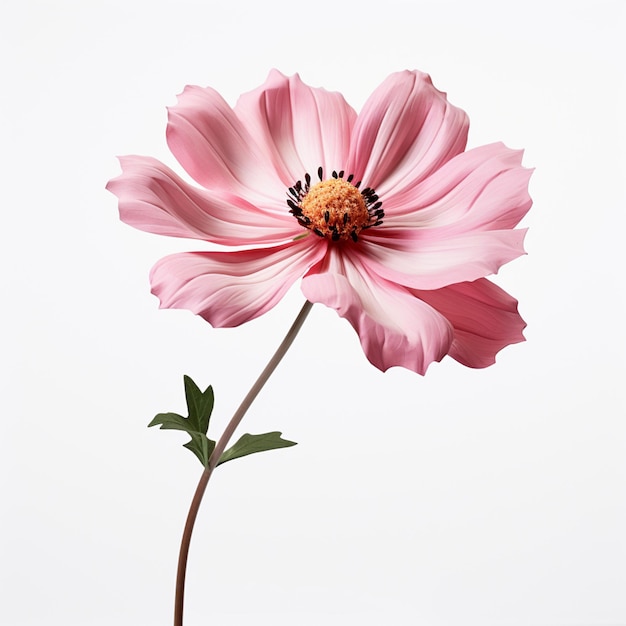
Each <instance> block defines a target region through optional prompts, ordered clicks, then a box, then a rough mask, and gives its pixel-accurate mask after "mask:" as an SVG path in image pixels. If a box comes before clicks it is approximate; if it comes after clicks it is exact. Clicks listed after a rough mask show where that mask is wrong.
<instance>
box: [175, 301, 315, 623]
mask: <svg viewBox="0 0 626 626" xmlns="http://www.w3.org/2000/svg"><path fill="white" fill-rule="evenodd" d="M312 306H313V304H312V303H311V302H309V301H308V300H307V301H306V302H305V303H304V306H303V307H302V309H300V313H298V317H296V319H295V321H294V323H293V324H292V325H291V328H290V329H289V331H288V332H287V334H286V335H285V338H284V339H283V341H282V343H281V344H280V346H278V349H277V350H276V352H275V353H274V356H273V357H272V358H271V359H270V360H269V363H268V364H267V365H266V366H265V369H264V370H263V371H262V372H261V375H260V376H259V378H258V379H257V381H256V382H255V383H254V385H252V388H251V389H250V391H249V392H248V394H247V395H246V397H245V398H244V399H243V401H242V403H241V404H240V405H239V408H238V409H237V410H236V411H235V413H234V415H233V416H232V418H231V420H230V422H228V425H227V426H226V429H225V430H224V432H223V433H222V436H221V437H220V438H219V440H218V442H217V443H216V444H215V448H214V450H213V452H212V454H211V457H210V458H209V463H208V465H207V467H206V468H205V470H204V472H203V473H202V476H201V477H200V482H199V483H198V486H197V487H196V492H195V493H194V496H193V499H192V501H191V506H190V507H189V513H188V514H187V521H186V522H185V530H184V531H183V537H182V541H181V544H180V553H179V555H178V569H177V572H176V599H175V602H174V626H183V605H184V598H185V574H186V571H187V557H188V555H189V545H190V543H191V534H192V533H193V526H194V524H195V521H196V517H197V516H198V509H199V508H200V503H201V502H202V497H203V496H204V492H205V490H206V486H207V484H208V482H209V478H211V474H212V473H213V470H214V469H215V467H216V465H217V463H218V461H219V459H220V457H221V456H222V453H223V452H224V449H225V448H226V446H227V445H228V442H229V441H230V438H231V437H232V436H233V433H234V432H235V429H236V428H237V426H239V423H240V422H241V420H242V419H243V416H244V415H245V414H246V411H247V410H248V409H249V408H250V405H251V404H252V403H253V402H254V399H255V398H256V397H257V396H258V395H259V392H260V391H261V389H263V386H264V385H265V383H266V382H267V381H268V379H269V377H270V376H271V375H272V373H273V372H274V370H275V369H276V367H277V366H278V364H279V363H280V362H281V360H282V358H283V357H284V356H285V354H286V353H287V350H289V347H290V346H291V344H292V343H293V340H294V339H295V338H296V335H297V334H298V331H299V330H300V328H302V324H304V320H305V319H306V318H307V315H308V314H309V311H310V310H311V308H312Z"/></svg>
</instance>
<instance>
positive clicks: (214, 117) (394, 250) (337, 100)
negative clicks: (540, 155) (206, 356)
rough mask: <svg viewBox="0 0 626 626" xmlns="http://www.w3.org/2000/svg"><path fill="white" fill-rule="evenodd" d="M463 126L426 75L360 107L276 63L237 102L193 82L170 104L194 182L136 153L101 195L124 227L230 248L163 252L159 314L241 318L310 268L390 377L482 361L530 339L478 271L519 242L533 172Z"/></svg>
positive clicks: (313, 288)
mask: <svg viewBox="0 0 626 626" xmlns="http://www.w3.org/2000/svg"><path fill="white" fill-rule="evenodd" d="M467 130H468V119H467V116H466V114H465V113H464V112H463V111H461V110H460V109H458V108H456V107H454V106H452V105H450V104H449V103H448V101H447V99H446V96H445V94H444V93H442V92H440V91H438V90H437V89H436V88H435V87H434V86H433V84H432V82H431V80H430V77H429V76H428V75H427V74H423V73H421V72H417V71H414V72H408V71H405V72H399V73H397V74H392V75H391V76H389V77H388V78H387V79H386V80H385V81H384V82H383V83H382V85H380V86H379V87H378V88H377V89H376V90H375V91H374V93H373V94H372V95H371V96H370V98H369V100H368V101H367V102H366V103H365V106H364V107H363V110H362V111H361V113H360V114H358V115H357V114H356V113H355V112H354V110H353V109H352V108H351V107H350V106H349V105H348V104H347V103H346V101H345V100H344V99H343V97H342V96H341V94H338V93H329V92H327V91H325V90H323V89H316V88H312V87H308V86H307V85H305V84H304V83H303V82H302V81H301V80H300V78H299V76H297V75H296V76H292V77H286V76H283V75H282V74H280V73H279V72H277V71H272V72H271V73H270V75H269V77H268V79H267V81H266V83H265V84H264V85H262V86H261V87H259V88H258V89H256V90H254V91H252V92H250V93H247V94H244V95H243V96H241V97H240V99H239V101H238V102H237V104H236V106H235V107H234V108H231V107H230V106H228V104H226V102H225V101H224V100H223V98H222V97H221V96H220V95H219V94H218V93H217V92H216V91H214V90H213V89H210V88H206V89H204V88H200V87H186V88H185V90H184V91H183V93H182V94H181V95H180V97H179V100H178V103H177V105H176V106H174V107H172V108H171V109H170V111H169V123H168V127H167V141H168V144H169V147H170V149H171V151H172V152H173V154H174V156H175V157H176V158H177V159H178V161H179V163H180V164H181V165H182V167H183V168H184V169H185V170H186V171H187V172H188V173H189V174H190V175H191V177H193V178H194V179H195V181H196V182H197V183H198V184H199V185H200V187H197V186H195V185H191V184H188V183H187V182H185V181H184V180H182V179H181V178H180V177H179V176H177V175H176V174H175V173H174V172H173V171H172V170H171V169H170V168H168V167H167V166H165V165H163V164H162V163H160V162H159V161H156V160H155V159H151V158H149V157H139V156H127V157H123V158H121V159H120V161H121V165H122V174H121V175H120V176H119V177H117V178H115V179H113V180H112V181H110V182H109V184H108V189H110V190H111V191H112V192H113V193H114V194H116V195H117V196H118V198H119V209H120V216H121V219H122V220H123V221H124V222H126V223H127V224H130V225H132V226H135V227H136V228H139V229H142V230H146V231H149V232H152V233H157V234H160V235H169V236H173V237H187V238H195V239H202V240H206V241H209V242H212V243H214V244H219V245H222V246H232V247H237V249H236V250H234V251H219V252H187V253H182V254H173V255H171V256H168V257H165V258H164V259H161V260H160V261H159V262H158V263H157V264H156V265H155V266H154V268H153V269H152V272H151V276H150V278H151V284H152V292H153V293H154V294H155V295H157V296H158V297H159V299H160V301H161V306H162V307H165V308H186V309H190V310H191V311H193V312H194V313H196V314H198V315H201V316H202V317H203V318H204V319H205V320H207V321H208V322H209V323H210V324H212V325H213V326H218V327H226V326H238V325H239V324H242V323H244V322H247V321H249V320H251V319H254V318H255V317H257V316H259V315H261V314H263V313H265V312H266V311H268V310H269V309H271V308H272V307H273V306H274V305H275V304H276V303H277V302H278V301H279V300H280V299H281V298H282V297H283V295H284V294H285V293H286V291H287V290H288V289H289V288H290V287H291V286H292V285H293V283H294V282H295V281H296V280H297V279H298V278H301V277H303V278H302V291H303V292H304V295H305V297H306V298H307V299H308V300H310V301H311V302H320V303H323V304H325V305H327V306H329V307H332V308H333V309H335V310H336V311H337V312H338V313H339V315H341V316H342V317H344V318H346V319H347V320H348V321H349V322H350V324H352V326H353V327H354V329H355V330H356V332H357V333H358V335H359V337H360V340H361V344H362V346H363V350H364V351H365V354H366V355H367V358H368V359H369V360H370V361H371V362H372V363H373V364H374V365H375V366H376V367H378V368H379V369H381V370H383V371H384V370H386V369H388V368H389V367H392V366H394V365H401V366H403V367H406V368H409V369H411V370H413V371H415V372H419V373H420V374H423V373H424V372H425V371H426V368H427V367H428V365H429V364H430V363H431V362H433V361H440V360H441V359H442V358H443V357H444V355H446V354H449V355H450V356H452V357H453V358H454V359H456V360H457V361H460V362H461V363H463V364H465V365H468V366H470V367H486V366H487V365H490V364H492V363H493V362H494V360H495V355H496V353H497V352H498V351H499V350H500V349H501V348H503V347H504V346H506V345H508V344H511V343H516V342H518V341H523V335H522V330H523V328H524V326H525V323H524V321H523V320H522V318H521V317H520V316H519V314H518V312H517V301H516V300H515V299H514V298H512V297H511V296H509V295H508V294H507V293H505V292H504V291H502V290H501V289H500V288H499V287H497V286H496V285H494V284H493V283H491V282H489V281H488V280H487V279H486V278H485V276H487V275H489V274H493V273H495V272H497V271H498V269H499V267H500V266H501V265H503V264H504V263H507V262H508V261H511V260H512V259H515V258H516V257H518V256H520V255H521V254H523V253H524V249H523V238H524V235H525V230H515V229H514V227H515V226H516V225H517V223H518V222H519V221H520V219H521V218H522V217H523V216H524V215H525V213H526V212H527V211H528V209H529V208H530V206H531V203H532V202H531V199H530V197H529V195H528V180H529V177H530V171H529V170H527V169H525V168H523V167H522V166H521V158H522V153H521V152H520V151H513V150H510V149H508V148H507V147H505V146H504V145H503V144H501V143H496V144H491V145H487V146H483V147H480V148H475V149H473V150H469V151H467V152H465V151H464V150H465V145H466V139H467Z"/></svg>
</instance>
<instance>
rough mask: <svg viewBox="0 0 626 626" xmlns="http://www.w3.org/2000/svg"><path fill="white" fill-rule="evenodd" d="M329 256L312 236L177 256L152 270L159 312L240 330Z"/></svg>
mask: <svg viewBox="0 0 626 626" xmlns="http://www.w3.org/2000/svg"><path fill="white" fill-rule="evenodd" d="M325 251H326V243H325V241H324V240H322V239H319V238H318V237H314V236H313V235H311V236H310V237H305V238H304V239H299V240H297V241H293V242H290V243H288V244H285V245H282V246H278V247H275V248H263V249H256V250H242V251H238V252H185V253H181V254H173V255H171V256H168V257H165V258H164V259H161V260H160V261H159V262H158V263H157V264H156V265H155V266H154V267H153V268H152V272H151V274H150V281H151V284H152V293H153V294H155V295H156V296H157V297H158V298H159V300H160V301H161V308H168V309H189V310H190V311H192V312H193V313H196V314H197V315H200V316H201V317H203V318H204V319H205V320H206V321H207V322H209V323H210V324H211V325H212V326H215V327H232V326H239V324H243V323H244V322H248V321H250V320H252V319H254V318H255V317H258V316H259V315H262V314H263V313H265V312H266V311H268V310H269V309H271V308H272V307H273V306H274V305H275V304H276V303H277V302H278V301H279V300H280V299H281V298H282V297H283V296H284V295H285V293H286V292H287V291H288V289H289V288H290V287H291V285H292V284H293V283H294V282H295V281H296V280H297V279H298V278H300V277H301V276H302V275H303V274H304V273H305V272H306V271H307V270H308V269H309V268H310V267H311V266H312V265H314V264H315V263H317V262H318V261H319V260H320V258H321V257H323V256H324V253H325Z"/></svg>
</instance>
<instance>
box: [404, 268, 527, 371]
mask: <svg viewBox="0 0 626 626" xmlns="http://www.w3.org/2000/svg"><path fill="white" fill-rule="evenodd" d="M412 292H413V293H414V294H415V295H416V296H417V297H418V298H420V299H421V300H423V301H424V302H426V303H428V304H429V305H430V306H432V307H433V308H434V309H436V310H437V311H439V313H441V314H442V315H443V316H444V317H445V318H446V319H447V320H448V321H449V322H450V323H451V324H452V326H454V340H453V341H452V346H451V347H450V356H451V357H453V358H454V359H456V360H457V361H459V362H460V363H462V364H463V365H467V366H468V367H487V366H488V365H492V364H493V363H494V362H495V360H496V353H497V352H498V351H500V350H501V349H502V348H504V347H505V346H508V345H510V344H513V343H518V342H520V341H524V335H523V334H522V331H523V330H524V328H525V327H526V322H524V320H523V319H522V318H521V316H520V314H519V313H518V312H517V300H515V298H513V297H511V296H510V295H509V294H508V293H506V292H505V291H503V290H502V289H500V287H498V286H496V285H494V284H493V283H492V282H490V281H488V280H486V279H484V278H483V279H480V280H477V281H475V282H473V283H459V284H457V285H450V286H449V287H444V288H443V289H436V290H434V291H417V290H412Z"/></svg>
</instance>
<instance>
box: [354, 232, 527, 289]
mask: <svg viewBox="0 0 626 626" xmlns="http://www.w3.org/2000/svg"><path fill="white" fill-rule="evenodd" d="M374 230H375V228H372V231H374ZM526 230H527V229H518V230H491V231H485V232H473V233H469V234H466V235H461V236H456V237H450V238H449V239H446V238H445V237H434V238H433V237H432V236H431V233H430V232H429V231H428V230H427V229H425V230H422V231H414V232H410V231H407V234H406V237H405V238H400V237H398V238H397V239H391V238H390V237H386V238H375V237H373V236H371V235H370V234H369V233H368V236H367V240H365V238H364V239H363V241H361V242H360V250H361V252H362V255H363V262H364V264H366V265H367V267H368V268H370V270H371V271H373V272H375V273H376V274H378V275H379V276H381V277H382V278H386V279H387V280H391V281H393V282H395V283H399V284H401V285H406V286H407V287H413V288H415V289H439V288H441V287H446V286H447V285H452V284H454V283H461V282H465V281H473V280H476V279H478V278H483V277H485V276H488V275H490V274H495V273H497V271H498V269H500V267H501V266H502V265H504V264H505V263H508V262H509V261H512V260H513V259H515V258H517V257H519V256H521V255H522V254H524V245H523V244H524V236H525V235H526Z"/></svg>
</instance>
